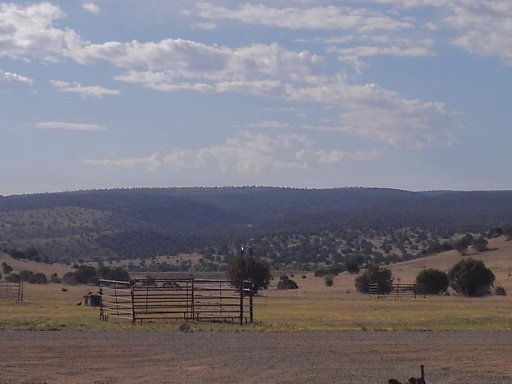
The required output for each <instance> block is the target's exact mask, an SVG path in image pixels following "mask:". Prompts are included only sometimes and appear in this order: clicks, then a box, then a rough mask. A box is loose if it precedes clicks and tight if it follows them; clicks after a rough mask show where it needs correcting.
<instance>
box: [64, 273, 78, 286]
mask: <svg viewBox="0 0 512 384" xmlns="http://www.w3.org/2000/svg"><path fill="white" fill-rule="evenodd" d="M62 282H63V283H64V284H67V285H76V284H78V280H77V279H76V275H75V273H74V272H66V273H65V274H64V276H62Z"/></svg>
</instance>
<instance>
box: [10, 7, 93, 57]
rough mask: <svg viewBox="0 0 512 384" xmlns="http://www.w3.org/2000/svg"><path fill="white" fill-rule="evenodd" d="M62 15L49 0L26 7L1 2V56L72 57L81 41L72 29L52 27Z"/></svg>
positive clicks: (79, 47) (79, 46) (81, 43)
mask: <svg viewBox="0 0 512 384" xmlns="http://www.w3.org/2000/svg"><path fill="white" fill-rule="evenodd" d="M62 17H64V13H63V12H62V10H61V9H60V8H59V7H57V6H55V5H52V4H50V3H48V2H43V3H39V4H34V5H29V6H27V7H23V6H20V5H16V4H13V3H3V4H0V57H1V56H7V57H9V58H11V59H20V58H21V59H27V58H41V59H43V60H47V61H52V60H58V59H60V58H62V57H72V56H73V55H74V53H75V52H76V51H79V50H80V49H81V46H82V45H83V44H84V42H83V41H82V40H81V39H80V36H79V35H78V34H77V33H76V32H74V31H73V30H71V29H68V28H64V29H59V28H56V27H54V26H53V21H54V20H56V19H59V18H62Z"/></svg>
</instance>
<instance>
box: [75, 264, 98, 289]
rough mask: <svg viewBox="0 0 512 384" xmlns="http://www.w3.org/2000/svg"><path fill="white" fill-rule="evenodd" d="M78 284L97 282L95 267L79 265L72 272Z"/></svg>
mask: <svg viewBox="0 0 512 384" xmlns="http://www.w3.org/2000/svg"><path fill="white" fill-rule="evenodd" d="M74 274H75V278H76V281H77V283H78V284H97V283H98V275H97V274H96V268H94V267H91V266H89V265H79V266H78V268H77V269H76V271H75V272H74Z"/></svg>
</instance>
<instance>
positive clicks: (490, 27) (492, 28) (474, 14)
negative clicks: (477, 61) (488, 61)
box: [445, 0, 512, 66]
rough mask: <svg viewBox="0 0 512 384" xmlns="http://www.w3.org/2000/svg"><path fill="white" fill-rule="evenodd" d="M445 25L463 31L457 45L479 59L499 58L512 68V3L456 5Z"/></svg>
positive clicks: (502, 0) (497, 0)
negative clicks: (478, 56)
mask: <svg viewBox="0 0 512 384" xmlns="http://www.w3.org/2000/svg"><path fill="white" fill-rule="evenodd" d="M452 9H453V15H452V16H450V17H448V18H447V19H446V20H445V22H446V23H447V24H448V25H449V26H451V27H452V28H455V29H456V30H458V31H460V32H459V34H458V36H457V37H456V38H455V39H454V43H455V44H456V45H457V46H459V47H462V48H464V49H466V50H467V51H469V52H471V53H473V54H477V55H480V56H494V57H499V58H500V59H501V60H502V61H503V62H504V63H505V64H506V65H508V66H512V2H511V1H510V0H495V1H475V0H468V1H467V2H457V3H456V4H454V5H452Z"/></svg>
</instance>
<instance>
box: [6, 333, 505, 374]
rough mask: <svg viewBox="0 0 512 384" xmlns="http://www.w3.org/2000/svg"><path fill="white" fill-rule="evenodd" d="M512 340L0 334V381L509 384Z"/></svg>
mask: <svg viewBox="0 0 512 384" xmlns="http://www.w3.org/2000/svg"><path fill="white" fill-rule="evenodd" d="M511 361H512V332H507V331H486V332H482V331H478V332H439V333H432V332H341V333H338V332H297V333H293V332H291V333H277V332H276V333H273V332H195V333H180V332H139V331H129V332H105V333H103V332H92V331H84V332H80V331H60V332H59V331H58V332H31V331H0V383H1V384H12V383H25V384H29V383H30V384H36V383H37V384H43V383H47V384H53V383H56V384H64V383H66V384H75V383H88V384H89V383H94V384H107V383H109V384H118V383H119V384H121V383H122V384H135V383H137V384H139V383H152V384H154V383H180V384H189V383H198V384H199V383H201V384H206V383H212V384H217V383H219V384H220V383H223V384H224V383H244V384H253V383H254V384H256V383H257V384H272V383H283V384H284V383H290V384H292V383H293V384H300V383H304V384H306V383H308V384H309V383H315V384H316V383H318V384H323V383H326V384H327V383H329V384H333V383H340V384H341V383H343V384H355V383H357V384H367V383H368V384H371V383H375V384H379V383H382V384H386V383H387V382H388V379H390V378H396V379H398V380H400V381H402V382H405V381H406V379H407V378H409V377H410V376H413V375H414V376H419V374H420V369H419V367H420V364H424V365H425V367H426V381H427V383H429V384H431V383H434V384H455V383H457V384H477V383H478V384H485V383H489V384H491V383H492V384H510V383H512V365H511V364H510V362H511Z"/></svg>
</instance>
